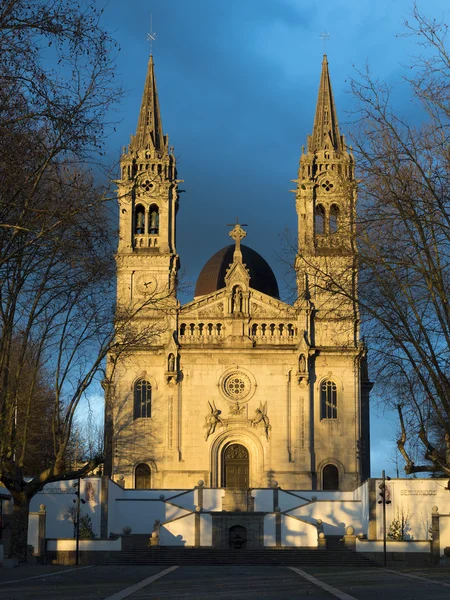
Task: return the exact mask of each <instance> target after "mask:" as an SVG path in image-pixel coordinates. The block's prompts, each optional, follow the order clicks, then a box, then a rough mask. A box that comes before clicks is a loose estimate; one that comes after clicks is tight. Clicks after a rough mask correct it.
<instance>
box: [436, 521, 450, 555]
mask: <svg viewBox="0 0 450 600" xmlns="http://www.w3.org/2000/svg"><path fill="white" fill-rule="evenodd" d="M439 534H440V535H439V537H440V546H441V555H442V554H444V549H445V548H450V515H439Z"/></svg>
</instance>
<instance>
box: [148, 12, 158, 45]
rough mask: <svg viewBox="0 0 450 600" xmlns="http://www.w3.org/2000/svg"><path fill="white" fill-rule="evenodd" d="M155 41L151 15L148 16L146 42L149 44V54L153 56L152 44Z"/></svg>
mask: <svg viewBox="0 0 450 600" xmlns="http://www.w3.org/2000/svg"><path fill="white" fill-rule="evenodd" d="M155 40H156V33H155V32H154V31H153V15H150V33H147V41H148V42H150V54H153V42H154V41H155Z"/></svg>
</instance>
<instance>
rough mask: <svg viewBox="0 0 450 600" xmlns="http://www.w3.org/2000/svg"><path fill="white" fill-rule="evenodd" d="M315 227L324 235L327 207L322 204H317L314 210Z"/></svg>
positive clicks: (317, 232) (317, 231)
mask: <svg viewBox="0 0 450 600" xmlns="http://www.w3.org/2000/svg"><path fill="white" fill-rule="evenodd" d="M314 221H315V222H314V227H315V230H316V234H319V235H322V234H324V233H325V209H324V207H323V206H322V205H321V204H318V205H317V206H316V210H315V212H314Z"/></svg>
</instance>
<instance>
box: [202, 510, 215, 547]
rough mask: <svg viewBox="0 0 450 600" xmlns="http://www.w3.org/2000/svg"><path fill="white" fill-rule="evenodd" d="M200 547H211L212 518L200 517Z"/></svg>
mask: <svg viewBox="0 0 450 600" xmlns="http://www.w3.org/2000/svg"><path fill="white" fill-rule="evenodd" d="M200 546H212V517H211V515H206V514H204V513H202V514H201V515H200Z"/></svg>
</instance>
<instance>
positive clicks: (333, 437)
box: [104, 56, 372, 491]
mask: <svg viewBox="0 0 450 600" xmlns="http://www.w3.org/2000/svg"><path fill="white" fill-rule="evenodd" d="M120 168H121V172H120V179H119V180H118V181H117V187H118V192H117V193H118V202H119V215H120V237H119V244H118V250H117V256H116V258H117V307H118V309H117V310H118V318H117V325H116V327H117V341H118V344H119V345H118V348H123V351H119V352H118V353H112V354H111V355H110V357H109V360H108V373H107V378H106V380H105V384H104V387H105V395H106V420H105V422H106V428H105V429H106V444H107V448H108V450H109V454H108V460H107V463H106V465H105V467H106V474H108V475H110V476H111V477H112V478H113V479H114V480H116V481H118V482H120V483H121V485H124V486H125V487H127V488H157V489H163V488H164V489H172V490H173V489H180V488H190V487H193V486H195V485H197V482H198V481H199V480H202V481H203V482H204V485H205V486H206V487H224V488H232V489H241V490H245V489H249V488H266V487H272V486H274V485H279V486H281V487H282V488H284V489H292V490H302V489H303V490H316V489H317V490H344V491H345V490H352V489H354V488H356V487H357V486H358V485H360V483H361V482H362V481H363V480H364V479H366V478H367V477H368V476H369V474H370V473H369V470H370V464H369V391H370V388H371V385H372V384H371V383H370V382H369V380H368V375H367V365H366V351H365V347H364V345H363V344H362V343H361V341H360V336H359V315H358V311H357V301H356V300H357V287H356V286H357V263H356V248H355V204H356V183H355V178H354V160H353V156H352V154H351V152H350V151H349V149H348V148H347V146H346V144H345V140H344V137H343V136H341V134H340V132H339V126H338V119H337V113H336V108H335V104H334V99H333V94H332V89H331V82H330V76H329V71H328V62H327V58H326V56H324V59H323V63H322V73H321V79H320V86H319V94H318V100H317V108H316V114H315V119H314V126H313V131H312V135H310V136H308V140H307V146H306V151H305V149H302V155H301V157H300V167H299V171H298V178H297V180H296V184H297V186H296V190H295V201H296V210H297V215H298V251H297V257H296V261H295V273H296V277H297V287H298V297H297V300H296V301H295V303H294V304H293V305H291V304H287V303H285V302H283V301H282V300H280V299H279V293H278V285H277V281H276V278H275V276H274V274H273V271H272V269H271V268H270V266H269V265H268V264H267V262H266V261H265V260H264V258H263V257H262V256H260V255H259V254H258V253H257V252H255V251H254V250H252V249H251V248H250V247H248V246H246V245H244V244H243V240H244V238H245V236H246V232H245V230H244V229H243V228H242V227H241V226H240V225H239V224H236V226H235V227H234V228H233V230H232V231H231V232H230V237H231V238H232V239H231V240H230V241H231V242H232V243H231V244H230V245H228V246H225V247H224V248H222V249H220V250H219V251H218V252H217V253H216V254H214V256H212V257H211V258H210V259H209V260H208V261H207V262H206V263H205V266H204V268H203V269H202V271H201V273H200V276H199V278H198V281H197V284H196V289H195V295H194V299H193V300H192V301H191V302H188V303H187V304H184V305H180V303H179V301H178V300H177V271H178V269H179V256H178V254H177V249H176V225H177V212H178V206H179V197H178V185H179V183H180V180H179V179H178V175H177V168H176V159H175V156H174V152H173V149H172V148H171V147H170V146H169V141H168V137H167V135H165V134H164V133H163V127H162V121H161V113H160V107H159V101H158V93H157V88H156V80H155V71H154V64H153V58H152V57H150V61H149V64H148V71H147V78H146V81H145V89H144V94H143V98H142V105H141V110H140V113H139V119H138V125H137V130H136V135H134V136H132V137H131V141H130V144H129V146H128V147H126V148H124V151H123V155H122V158H121V163H120ZM200 243H201V241H200V242H199V245H198V249H199V251H201V247H200Z"/></svg>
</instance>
